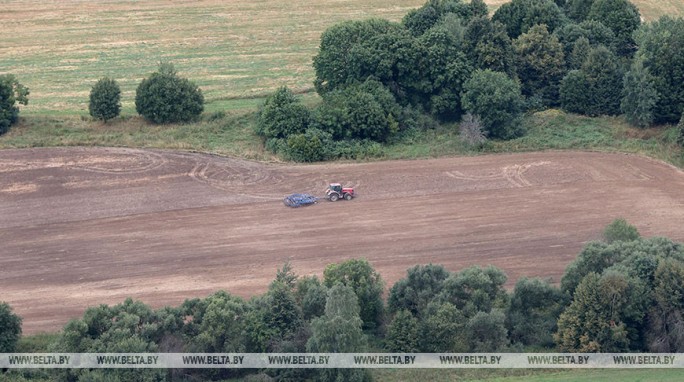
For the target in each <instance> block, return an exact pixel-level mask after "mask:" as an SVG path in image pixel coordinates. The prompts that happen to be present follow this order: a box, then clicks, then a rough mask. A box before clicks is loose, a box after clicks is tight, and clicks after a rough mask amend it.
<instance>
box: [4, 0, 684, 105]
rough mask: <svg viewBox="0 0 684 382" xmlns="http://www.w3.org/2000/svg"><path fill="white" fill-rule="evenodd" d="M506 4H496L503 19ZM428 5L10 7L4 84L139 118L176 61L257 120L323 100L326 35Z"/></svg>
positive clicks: (37, 96) (651, 12)
mask: <svg viewBox="0 0 684 382" xmlns="http://www.w3.org/2000/svg"><path fill="white" fill-rule="evenodd" d="M504 2H506V1H504V0H490V1H487V3H488V4H490V6H491V7H492V9H495V8H496V7H498V6H499V5H501V4H502V3H504ZM423 3H424V0H397V1H387V0H363V1H362V0H348V1H338V0H320V1H304V0H292V1H265V0H261V1H249V0H235V1H230V2H225V1H220V0H200V1H192V2H188V1H180V0H171V1H167V0H148V1H144V2H139V1H131V0H110V1H103V2H99V1H98V2H89V1H82V0H64V1H61V0H48V1H37V0H28V1H27V0H2V1H0V5H1V6H2V8H3V10H2V12H0V24H2V25H3V37H2V38H1V39H0V41H2V43H1V44H0V74H2V73H13V74H15V75H17V76H18V78H19V79H20V81H21V82H22V83H23V84H25V85H26V86H28V87H29V88H30V89H31V96H30V103H29V106H27V107H25V108H24V110H23V114H24V115H51V116H55V115H74V114H75V115H87V107H88V105H87V102H88V94H89V91H90V88H91V87H92V85H93V84H94V83H95V82H96V81H97V80H98V79H99V78H102V77H104V76H109V77H113V78H115V79H116V80H117V81H119V84H120V85H121V87H122V90H123V95H122V98H123V107H124V111H123V112H124V114H134V96H135V88H136V86H137V85H138V83H139V82H140V80H141V79H142V78H144V77H146V76H147V75H149V74H150V73H151V72H153V71H155V70H156V67H157V64H158V63H159V61H161V60H164V61H171V62H173V63H174V64H175V65H176V68H177V69H178V70H179V72H180V74H181V75H183V76H186V77H188V78H190V79H192V80H194V81H195V82H196V83H197V84H198V85H199V86H200V87H201V88H202V90H203V92H204V94H205V97H206V100H207V105H206V109H207V110H208V111H209V112H212V111H217V110H253V109H254V108H255V107H256V106H257V105H258V103H259V102H260V98H262V97H263V96H265V95H266V94H268V93H270V92H271V91H273V90H274V89H275V88H277V87H278V86H281V85H287V86H289V87H290V88H291V89H293V90H294V91H296V92H299V93H305V94H308V97H311V98H315V96H314V94H313V86H312V82H313V69H312V67H311V58H312V57H313V56H314V55H315V54H316V52H317V49H318V45H319V39H320V35H321V33H322V32H323V31H324V30H325V29H326V28H328V27H329V26H331V25H333V24H336V23H338V22H341V21H343V20H353V19H365V18H369V17H381V18H386V19H389V20H395V21H398V20H400V19H401V18H402V17H403V16H404V15H405V14H406V13H407V12H408V11H409V10H410V9H412V8H416V7H419V6H420V5H422V4H423ZM634 3H635V4H637V5H638V6H639V8H640V9H641V10H642V14H643V16H644V18H645V19H646V20H651V19H654V18H657V17H659V16H660V15H663V14H669V15H682V14H684V2H682V1H680V0H663V1H654V0H634Z"/></svg>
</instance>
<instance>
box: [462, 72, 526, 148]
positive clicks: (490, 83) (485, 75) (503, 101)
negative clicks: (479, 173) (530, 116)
mask: <svg viewBox="0 0 684 382" xmlns="http://www.w3.org/2000/svg"><path fill="white" fill-rule="evenodd" d="M464 89H465V90H464V93H463V97H462V99H461V102H462V105H463V109H464V110H465V111H467V112H470V113H472V114H476V115H479V116H480V118H481V119H482V124H483V125H484V127H485V131H486V132H487V136H488V137H491V138H499V139H511V138H515V137H518V136H520V135H522V134H523V130H522V125H521V117H522V95H521V93H520V85H518V83H517V82H515V81H514V80H512V79H510V78H509V77H508V76H506V75H505V74H504V73H499V72H493V71H491V70H478V71H475V73H473V76H472V77H471V78H470V79H469V80H468V81H467V82H466V83H465V85H464Z"/></svg>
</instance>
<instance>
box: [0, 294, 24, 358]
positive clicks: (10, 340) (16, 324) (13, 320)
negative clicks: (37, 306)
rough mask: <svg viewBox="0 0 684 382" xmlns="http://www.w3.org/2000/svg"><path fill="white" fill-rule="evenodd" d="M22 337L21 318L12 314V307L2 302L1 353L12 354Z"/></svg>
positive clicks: (0, 322)
mask: <svg viewBox="0 0 684 382" xmlns="http://www.w3.org/2000/svg"><path fill="white" fill-rule="evenodd" d="M19 337H21V317H19V316H17V315H16V314H14V313H12V307H10V306H9V304H7V303H6V302H0V353H12V352H13V351H14V348H15V347H16V345H17V341H19Z"/></svg>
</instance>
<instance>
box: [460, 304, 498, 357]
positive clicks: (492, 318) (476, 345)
mask: <svg viewBox="0 0 684 382" xmlns="http://www.w3.org/2000/svg"><path fill="white" fill-rule="evenodd" d="M504 321H505V315H504V314H503V312H502V311H501V310H498V309H494V310H492V311H491V312H482V311H479V312H477V313H475V315H474V316H473V317H471V318H470V319H469V320H468V323H467V324H466V326H465V333H466V341H467V344H468V351H469V352H473V353H493V352H497V351H501V350H502V349H503V348H504V347H505V346H507V345H508V334H507V332H506V327H505V325H504Z"/></svg>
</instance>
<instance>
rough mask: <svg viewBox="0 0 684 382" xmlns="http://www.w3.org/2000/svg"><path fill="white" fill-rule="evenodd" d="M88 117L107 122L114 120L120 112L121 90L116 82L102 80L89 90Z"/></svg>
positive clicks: (109, 79)
mask: <svg viewBox="0 0 684 382" xmlns="http://www.w3.org/2000/svg"><path fill="white" fill-rule="evenodd" d="M88 111H89V112H90V116H91V117H93V118H95V119H99V120H101V121H103V122H105V123H106V122H107V121H109V120H110V119H113V118H116V117H118V116H119V113H120V112H121V89H120V88H119V84H118V83H117V82H116V80H114V79H112V78H107V77H105V78H102V79H100V80H99V81H97V83H96V84H95V85H94V86H93V88H92V89H91V90H90V103H89V104H88Z"/></svg>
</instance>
